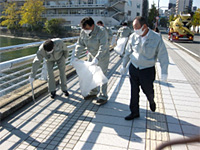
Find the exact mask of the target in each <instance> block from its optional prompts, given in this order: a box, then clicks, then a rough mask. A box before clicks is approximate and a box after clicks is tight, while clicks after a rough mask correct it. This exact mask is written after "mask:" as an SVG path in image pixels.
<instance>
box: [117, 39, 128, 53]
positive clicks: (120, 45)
mask: <svg viewBox="0 0 200 150" xmlns="http://www.w3.org/2000/svg"><path fill="white" fill-rule="evenodd" d="M127 40H128V37H123V38H119V39H118V40H117V45H116V46H115V47H114V51H115V52H116V53H117V54H119V55H122V54H123V53H124V49H125V46H126V43H127Z"/></svg>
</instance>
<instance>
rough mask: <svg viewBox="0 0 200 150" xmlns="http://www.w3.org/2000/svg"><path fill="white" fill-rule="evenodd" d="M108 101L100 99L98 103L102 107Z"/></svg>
mask: <svg viewBox="0 0 200 150" xmlns="http://www.w3.org/2000/svg"><path fill="white" fill-rule="evenodd" d="M107 101H108V100H104V99H98V100H97V103H98V104H100V105H103V104H105V103H107Z"/></svg>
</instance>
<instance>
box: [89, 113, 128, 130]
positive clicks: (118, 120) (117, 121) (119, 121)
mask: <svg viewBox="0 0 200 150" xmlns="http://www.w3.org/2000/svg"><path fill="white" fill-rule="evenodd" d="M92 122H93V123H95V122H101V123H105V124H114V125H122V126H128V127H130V126H132V121H126V120H124V118H122V117H114V116H104V115H99V114H97V115H96V116H95V118H94V119H92Z"/></svg>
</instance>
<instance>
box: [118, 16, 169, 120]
mask: <svg viewBox="0 0 200 150" xmlns="http://www.w3.org/2000/svg"><path fill="white" fill-rule="evenodd" d="M133 28H134V31H135V32H134V33H133V34H131V35H130V37H129V41H128V44H127V47H126V50H125V55H124V58H123V65H122V68H121V70H120V72H121V74H122V75H123V74H124V73H125V72H126V66H127V63H128V62H129V60H130V66H129V78H130V84H131V98H130V105H129V107H130V110H131V114H130V115H128V116H126V117H125V120H132V119H134V118H137V117H139V116H140V111H139V92H140V88H139V87H140V86H141V88H142V90H143V92H144V93H145V95H146V96H147V99H148V101H149V105H150V109H151V110H152V111H153V112H154V111H155V110H156V103H155V101H154V87H153V82H154V80H155V73H156V72H155V63H156V61H157V59H158V60H159V62H160V66H161V70H162V75H161V79H162V80H163V81H166V80H167V75H168V64H169V58H168V53H167V50H166V47H165V44H164V42H163V40H162V37H161V36H160V35H159V34H158V33H156V32H153V31H152V30H151V29H149V28H148V26H147V23H146V20H145V18H143V17H140V16H138V17H136V18H135V19H134V21H133Z"/></svg>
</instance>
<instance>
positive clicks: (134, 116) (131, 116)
mask: <svg viewBox="0 0 200 150" xmlns="http://www.w3.org/2000/svg"><path fill="white" fill-rule="evenodd" d="M139 117H140V114H132V113H131V114H130V115H128V116H126V117H125V118H124V119H125V120H133V119H134V118H139Z"/></svg>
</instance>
